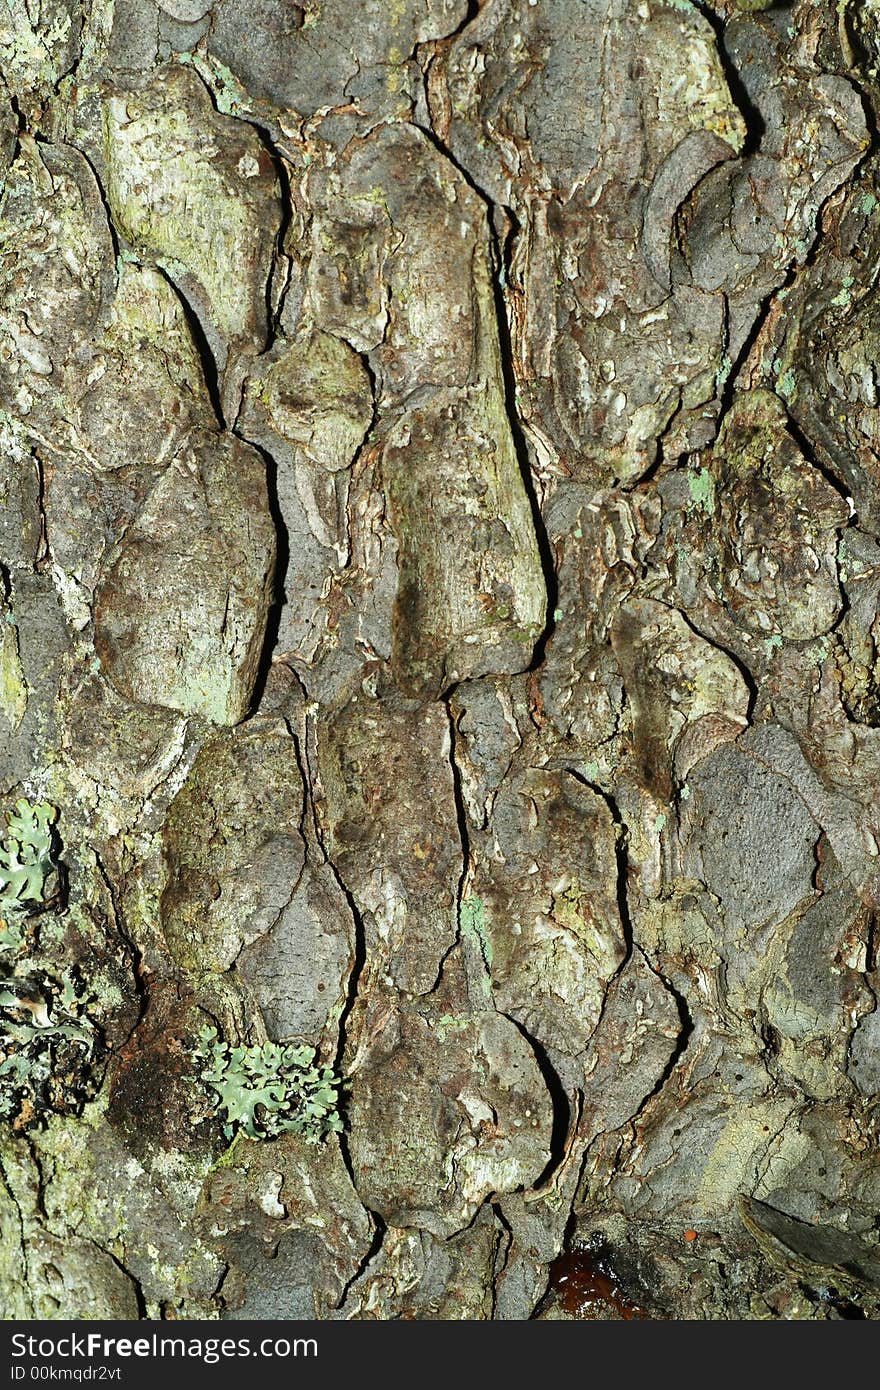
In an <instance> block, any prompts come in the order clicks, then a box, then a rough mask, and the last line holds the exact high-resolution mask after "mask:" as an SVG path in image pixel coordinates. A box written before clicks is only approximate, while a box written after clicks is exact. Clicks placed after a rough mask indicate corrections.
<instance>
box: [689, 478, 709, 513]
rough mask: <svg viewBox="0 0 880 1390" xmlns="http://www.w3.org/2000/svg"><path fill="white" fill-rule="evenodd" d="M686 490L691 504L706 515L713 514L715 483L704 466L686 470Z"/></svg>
mask: <svg viewBox="0 0 880 1390" xmlns="http://www.w3.org/2000/svg"><path fill="white" fill-rule="evenodd" d="M688 491H689V492H690V495H691V502H692V504H693V506H695V507H699V508H700V510H701V511H704V512H705V513H706V515H707V516H714V514H715V484H714V482H713V481H712V474H711V473H710V472H709V471H708V469H706V468H695V469H689V470H688Z"/></svg>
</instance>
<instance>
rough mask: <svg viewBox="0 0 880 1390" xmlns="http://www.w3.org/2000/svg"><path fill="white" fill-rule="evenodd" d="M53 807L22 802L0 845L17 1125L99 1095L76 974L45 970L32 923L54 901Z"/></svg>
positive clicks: (10, 1100) (2, 971)
mask: <svg viewBox="0 0 880 1390" xmlns="http://www.w3.org/2000/svg"><path fill="white" fill-rule="evenodd" d="M57 814H58V813H57V810H56V808H55V807H54V806H50V805H48V804H45V803H37V804H36V805H32V804H31V803H30V802H29V801H27V800H25V798H24V797H21V798H19V800H18V801H17V802H16V804H15V807H14V809H13V810H11V811H8V812H7V813H6V822H7V828H6V835H5V837H4V838H3V840H2V841H0V913H2V917H0V1116H3V1117H5V1118H7V1119H9V1118H11V1119H12V1120H13V1122H14V1125H15V1127H16V1128H19V1129H25V1128H29V1127H31V1126H32V1125H34V1124H38V1123H40V1122H42V1121H43V1120H44V1118H45V1116H46V1115H47V1114H48V1113H49V1112H52V1111H56V1112H59V1113H68V1114H69V1113H76V1111H77V1110H78V1108H80V1107H81V1105H82V1103H83V1102H84V1101H85V1100H86V1099H87V1098H88V1096H89V1095H90V1094H91V1090H92V1079H91V1077H90V1068H91V1063H92V1061H93V1058H94V1054H95V1049H96V1044H97V1033H96V1030H95V1027H94V1025H93V1024H92V1022H91V1020H90V1019H89V1018H88V1017H87V1016H86V1007H87V1002H88V998H87V993H86V992H85V991H84V990H83V988H82V986H81V983H80V981H79V980H78V978H77V976H76V975H75V974H74V973H73V972H72V971H59V970H57V969H51V968H46V965H45V963H43V962H41V961H40V960H39V958H38V957H37V956H36V955H35V953H34V942H33V938H32V935H31V933H29V930H28V927H29V922H28V918H29V917H31V916H33V915H34V913H35V911H37V910H39V909H40V908H43V907H46V906H48V905H50V904H51V902H52V897H51V896H50V888H51V885H52V882H53V880H55V879H56V877H57V869H58V862H57V859H56V848H57V844H56V839H57V837H56V833H55V829H54V823H55V820H56V819H57Z"/></svg>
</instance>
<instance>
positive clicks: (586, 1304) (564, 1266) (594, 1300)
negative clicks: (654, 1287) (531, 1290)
mask: <svg viewBox="0 0 880 1390" xmlns="http://www.w3.org/2000/svg"><path fill="white" fill-rule="evenodd" d="M550 1291H551V1293H555V1295H556V1297H557V1299H558V1300H559V1302H560V1304H561V1305H562V1307H563V1308H564V1309H565V1311H566V1313H568V1315H569V1317H573V1318H591V1319H594V1320H595V1319H600V1318H602V1317H603V1316H605V1317H607V1316H608V1314H609V1313H616V1314H617V1316H618V1317H620V1318H624V1319H625V1320H626V1321H627V1322H629V1321H630V1320H632V1319H635V1318H650V1317H651V1314H650V1313H649V1312H647V1311H646V1310H645V1309H644V1308H640V1307H639V1305H638V1304H637V1303H634V1302H633V1300H632V1299H631V1298H630V1297H629V1296H628V1294H627V1293H626V1292H625V1290H624V1289H622V1288H621V1286H620V1283H619V1281H618V1278H617V1275H616V1273H615V1272H614V1269H613V1268H612V1265H611V1263H610V1261H609V1258H608V1254H607V1252H606V1251H604V1250H600V1251H591V1250H571V1251H569V1252H568V1253H566V1254H564V1255H560V1256H559V1258H558V1259H557V1260H554V1262H553V1264H552V1266H551V1269H550Z"/></svg>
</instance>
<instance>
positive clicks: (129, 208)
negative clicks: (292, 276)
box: [104, 64, 280, 340]
mask: <svg viewBox="0 0 880 1390" xmlns="http://www.w3.org/2000/svg"><path fill="white" fill-rule="evenodd" d="M104 135H105V146H106V157H107V192H108V198H109V202H110V206H111V209H112V211H113V216H114V220H115V221H116V224H117V226H118V227H119V229H120V231H121V232H122V234H123V235H124V236H125V237H127V239H128V240H129V241H130V242H131V243H132V245H134V246H137V247H139V248H142V249H144V250H146V251H151V252H153V254H154V255H156V256H157V257H158V258H160V259H161V260H164V261H168V262H169V263H174V264H178V265H180V266H182V267H183V268H184V269H185V271H186V272H188V273H189V274H190V275H192V276H193V277H194V278H195V280H196V281H197V282H198V284H199V285H200V286H201V289H202V291H203V292H204V295H205V298H206V300H207V304H206V305H205V308H206V310H207V312H208V314H209V315H210V317H211V319H212V320H213V322H214V323H215V324H216V326H217V328H218V329H219V330H220V332H221V333H223V334H225V335H226V336H227V337H228V338H231V339H242V338H245V339H246V338H251V339H256V340H259V339H260V338H261V337H262V334H263V332H264V329H265V286H266V281H267V279H268V275H269V269H270V266H271V263H272V254H273V245H274V236H275V233H276V232H277V228H278V224H279V220H280V208H279V203H278V197H277V190H276V186H275V174H274V168H273V166H272V163H271V160H267V157H266V155H265V152H264V150H263V146H262V145H261V143H260V141H259V139H258V137H257V135H256V133H255V132H254V130H253V129H252V128H251V127H249V126H247V125H246V124H244V123H242V122H240V121H234V120H232V119H231V118H229V117H227V116H223V115H222V114H219V113H217V112H215V111H214V109H213V107H212V105H211V101H210V98H209V96H208V93H207V91H206V89H205V86H204V84H203V83H202V81H201V80H200V78H199V77H198V76H197V75H196V73H195V72H194V71H193V69H192V68H190V67H182V66H180V65H179V64H173V65H170V66H168V67H166V68H164V69H162V70H161V71H160V72H158V73H157V74H156V75H155V77H154V78H153V80H152V82H151V83H150V85H149V86H148V87H145V88H143V89H142V90H140V91H137V92H134V91H132V92H124V93H123V92H117V93H114V94H112V95H111V96H110V97H109V98H108V99H107V101H106V104H105V108H104ZM230 266H235V267H236V273H235V274H234V275H230V274H229V267H230Z"/></svg>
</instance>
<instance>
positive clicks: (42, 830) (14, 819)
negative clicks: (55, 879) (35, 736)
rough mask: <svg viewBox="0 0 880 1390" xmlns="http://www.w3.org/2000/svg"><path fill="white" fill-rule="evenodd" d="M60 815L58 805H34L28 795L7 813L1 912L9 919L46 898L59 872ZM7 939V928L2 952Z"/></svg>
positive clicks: (0, 848)
mask: <svg viewBox="0 0 880 1390" xmlns="http://www.w3.org/2000/svg"><path fill="white" fill-rule="evenodd" d="M57 815H58V812H57V811H56V809H55V807H54V806H48V805H44V804H42V803H38V804H37V805H31V803H30V802H29V801H26V800H25V799H24V797H20V798H19V800H18V801H17V802H16V803H15V809H14V810H12V811H8V812H7V813H6V835H5V837H4V838H3V840H2V841H0V912H2V913H3V915H4V917H6V918H7V919H11V920H14V919H16V918H17V917H18V916H19V915H20V914H22V913H25V912H27V911H28V908H29V907H30V908H31V909H32V908H33V905H34V904H35V903H42V902H43V900H44V897H45V891H46V883H47V881H48V879H49V878H50V877H51V875H52V874H53V873H54V871H55V859H54V838H55V834H54V830H53V825H54V822H55V820H56V818H57ZM4 928H5V929H8V924H7V923H4ZM6 941H7V937H6V930H0V952H2V951H3V950H4V948H5V947H6Z"/></svg>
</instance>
